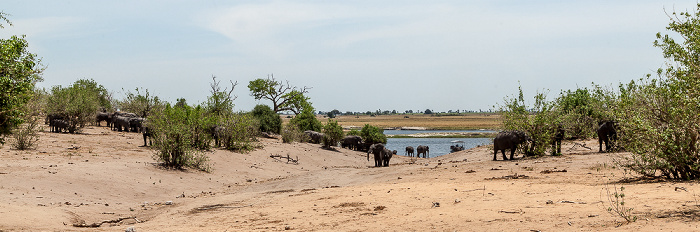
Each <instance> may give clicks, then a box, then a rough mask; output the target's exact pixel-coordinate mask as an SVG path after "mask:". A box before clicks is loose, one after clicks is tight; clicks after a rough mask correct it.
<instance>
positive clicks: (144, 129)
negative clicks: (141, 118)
mask: <svg viewBox="0 0 700 232" xmlns="http://www.w3.org/2000/svg"><path fill="white" fill-rule="evenodd" d="M141 133H142V134H143V146H144V147H146V146H148V145H147V144H146V138H151V140H150V141H149V142H150V145H151V146H153V132H152V131H151V128H150V127H148V126H146V125H142V127H141Z"/></svg>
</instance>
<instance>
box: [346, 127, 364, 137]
mask: <svg viewBox="0 0 700 232" xmlns="http://www.w3.org/2000/svg"><path fill="white" fill-rule="evenodd" d="M361 134H362V133H361V132H360V131H359V130H356V129H352V130H350V131H348V135H357V136H360V137H362V136H361Z"/></svg>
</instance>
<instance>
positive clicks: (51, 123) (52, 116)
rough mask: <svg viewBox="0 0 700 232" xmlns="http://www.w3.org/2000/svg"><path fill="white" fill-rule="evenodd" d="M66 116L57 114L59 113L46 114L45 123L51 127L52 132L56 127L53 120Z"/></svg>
mask: <svg viewBox="0 0 700 232" xmlns="http://www.w3.org/2000/svg"><path fill="white" fill-rule="evenodd" d="M65 119H66V118H65V117H63V116H61V115H59V114H49V115H47V116H46V124H49V128H51V129H50V130H51V132H54V129H56V127H55V126H54V122H55V120H65Z"/></svg>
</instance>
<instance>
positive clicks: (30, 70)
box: [0, 12, 44, 144]
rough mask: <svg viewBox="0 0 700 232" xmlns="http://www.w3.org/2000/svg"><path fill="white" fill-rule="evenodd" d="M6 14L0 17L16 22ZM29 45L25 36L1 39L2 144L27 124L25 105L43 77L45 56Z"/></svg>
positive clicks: (0, 131) (0, 130)
mask: <svg viewBox="0 0 700 232" xmlns="http://www.w3.org/2000/svg"><path fill="white" fill-rule="evenodd" d="M6 15H7V14H5V13H2V12H0V19H2V21H4V22H6V23H7V24H9V25H12V23H10V21H9V20H8V19H7V18H5V16H6ZM0 28H3V25H2V24H0ZM28 47H29V43H27V41H26V40H25V39H24V36H21V37H18V36H12V37H11V38H9V39H0V112H1V113H0V144H4V143H5V139H4V138H5V136H6V135H8V134H10V133H11V131H12V130H13V129H14V128H16V127H17V126H19V125H21V124H22V123H24V121H23V112H22V108H23V106H24V104H26V103H27V101H29V99H30V98H31V96H32V94H31V93H32V90H33V89H34V86H35V84H36V83H37V82H39V81H41V80H42V79H41V73H42V72H43V71H44V68H43V67H42V65H41V59H40V58H39V57H37V55H36V54H33V53H30V52H29V51H28V50H27V48H28Z"/></svg>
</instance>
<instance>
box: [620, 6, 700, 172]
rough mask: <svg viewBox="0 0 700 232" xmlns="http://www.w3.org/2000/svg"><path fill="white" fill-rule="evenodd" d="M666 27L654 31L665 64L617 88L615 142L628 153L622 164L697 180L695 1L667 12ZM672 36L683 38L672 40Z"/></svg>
mask: <svg viewBox="0 0 700 232" xmlns="http://www.w3.org/2000/svg"><path fill="white" fill-rule="evenodd" d="M670 19H671V22H670V23H669V26H668V27H667V29H668V30H670V31H673V32H676V33H678V34H679V35H677V36H669V35H663V36H662V35H661V34H660V33H658V34H657V40H656V41H655V42H654V46H656V47H659V48H661V50H662V51H663V55H664V57H665V58H668V59H669V61H668V62H666V64H667V65H668V67H667V68H666V69H659V70H658V72H657V75H658V76H657V78H651V75H647V78H648V79H647V80H643V81H642V82H640V84H637V83H635V82H630V84H628V85H627V88H621V98H620V104H619V105H618V107H617V111H616V113H617V114H618V115H617V118H622V119H625V120H621V121H620V122H619V126H620V131H619V132H618V135H619V138H620V141H619V143H620V145H622V147H624V149H625V150H627V151H629V152H631V153H632V156H631V157H630V158H629V159H627V160H623V162H622V165H623V166H624V167H626V168H629V169H631V170H633V171H635V172H638V173H640V174H642V175H646V176H656V175H659V174H660V175H663V176H665V177H667V178H674V179H698V178H700V142H698V137H699V136H698V131H700V129H698V125H700V116H699V115H698V112H700V98H698V97H697V96H700V79H698V78H697V77H698V74H700V60H698V59H697V54H698V53H700V46H698V45H700V5H698V9H697V10H696V11H695V12H681V13H676V12H674V13H673V17H670ZM674 38H681V39H682V40H683V41H681V42H680V43H677V42H676V41H675V40H674Z"/></svg>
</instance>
